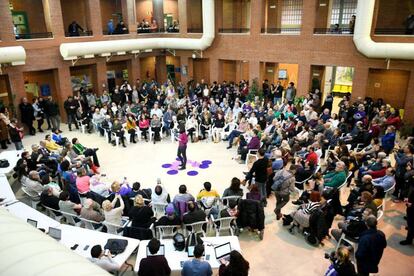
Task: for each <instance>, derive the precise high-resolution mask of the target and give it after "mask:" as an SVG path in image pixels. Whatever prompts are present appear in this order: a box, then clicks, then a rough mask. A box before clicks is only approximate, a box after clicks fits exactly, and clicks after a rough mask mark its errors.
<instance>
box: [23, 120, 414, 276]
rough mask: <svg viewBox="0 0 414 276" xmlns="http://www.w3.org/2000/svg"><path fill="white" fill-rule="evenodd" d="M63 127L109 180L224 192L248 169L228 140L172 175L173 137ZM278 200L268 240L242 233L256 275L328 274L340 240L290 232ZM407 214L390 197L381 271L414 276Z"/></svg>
mask: <svg viewBox="0 0 414 276" xmlns="http://www.w3.org/2000/svg"><path fill="white" fill-rule="evenodd" d="M63 130H64V133H63V134H64V135H66V136H67V137H68V138H70V139H71V138H73V137H78V138H79V139H80V141H81V143H82V144H84V145H85V146H87V147H98V148H99V151H98V156H99V159H100V162H101V171H102V173H106V174H107V180H108V183H110V182H111V181H112V180H122V178H123V177H124V176H126V177H127V178H128V180H129V181H130V182H133V181H139V182H141V185H142V186H143V187H154V186H155V183H156V179H157V178H161V181H162V183H163V184H164V185H165V187H166V188H167V189H168V191H169V192H170V194H172V195H174V194H176V193H177V192H178V186H179V185H180V184H186V185H187V187H188V189H189V191H190V192H191V193H192V194H194V195H195V194H196V193H197V192H198V191H199V190H200V189H201V188H202V184H203V182H204V181H210V182H211V183H212V184H213V188H214V189H216V190H218V192H219V193H222V192H223V190H224V189H225V188H226V187H228V185H229V183H230V180H231V178H232V177H235V176H236V177H240V178H241V177H243V174H242V172H243V171H245V170H246V166H245V165H240V164H238V163H237V162H236V161H234V160H232V158H233V157H234V156H235V149H232V150H226V146H225V144H224V143H219V144H214V143H211V142H209V143H205V142H198V143H195V144H189V146H188V150H187V155H188V159H189V160H193V161H198V162H201V161H203V160H211V161H212V164H211V165H210V168H208V169H198V172H199V174H198V175H197V176H187V175H186V173H185V172H179V173H178V174H177V175H172V176H171V175H168V174H167V169H164V168H162V167H161V166H162V164H165V163H171V162H174V160H175V157H176V150H177V144H175V143H174V144H173V143H172V142H171V141H170V140H165V141H163V142H160V143H157V144H155V145H154V144H152V143H149V142H148V143H146V142H139V143H138V144H131V145H127V148H122V147H121V146H120V147H113V146H111V145H109V144H107V143H106V141H105V140H104V138H103V137H99V136H98V135H96V134H81V133H80V132H78V131H73V132H69V131H67V128H66V127H64V128H63ZM65 130H66V131H65ZM43 134H45V133H43ZM43 134H42V135H43ZM41 137H42V136H41V135H40V134H38V135H36V136H35V137H32V136H27V137H25V139H24V145H25V146H26V148H30V145H31V144H32V143H37V142H38V141H39V139H41ZM343 198H346V196H345V195H344V196H343ZM274 205H275V200H274V198H273V197H272V198H271V199H270V200H269V204H268V207H267V208H266V209H265V213H266V229H265V235H264V240H263V241H259V239H258V236H257V235H256V234H253V233H246V232H244V233H242V234H241V235H240V242H241V247H242V250H243V255H244V256H245V258H246V259H247V260H248V261H249V262H250V267H251V270H250V272H251V275H324V272H325V271H326V268H327V267H328V266H329V262H328V261H327V260H325V259H324V253H325V252H330V251H331V250H332V249H333V248H334V246H335V244H334V243H332V242H331V241H329V240H328V241H325V245H324V246H323V247H322V246H319V247H313V246H310V245H309V244H307V243H306V242H305V240H304V238H303V236H302V235H301V234H296V235H291V234H289V232H288V231H287V230H286V229H285V228H284V227H283V226H281V223H280V222H276V220H275V215H274V213H273V208H274ZM293 209H294V206H293V205H291V204H288V205H287V206H286V207H285V208H284V210H283V212H284V213H288V212H290V211H291V210H293ZM404 214H405V208H404V205H403V204H394V203H392V202H387V210H386V212H385V215H384V216H383V218H382V220H381V222H380V224H379V228H380V229H381V230H382V231H384V232H385V234H386V236H387V241H388V247H387V249H386V250H385V253H384V256H383V258H382V261H381V264H380V273H379V274H378V275H407V276H409V275H413V271H414V262H413V260H414V258H413V256H414V246H408V247H402V246H400V245H399V244H398V242H399V241H400V240H402V239H403V238H404V237H405V234H406V231H405V230H404V227H405V221H404V220H403V219H402V216H403V215H404ZM337 221H339V218H337V219H336V221H335V222H334V225H335V226H336V223H337ZM133 259H134V258H133ZM131 261H132V260H131ZM410 271H411V272H410Z"/></svg>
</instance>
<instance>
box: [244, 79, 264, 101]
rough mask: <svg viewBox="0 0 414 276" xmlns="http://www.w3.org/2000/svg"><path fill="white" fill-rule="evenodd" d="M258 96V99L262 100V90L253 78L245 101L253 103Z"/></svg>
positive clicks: (257, 81)
mask: <svg viewBox="0 0 414 276" xmlns="http://www.w3.org/2000/svg"><path fill="white" fill-rule="evenodd" d="M256 96H259V99H260V100H262V99H263V90H262V89H260V87H259V80H258V79H257V78H254V79H253V81H252V85H251V86H250V91H249V94H248V95H247V101H249V102H253V101H254V98H255V97H256Z"/></svg>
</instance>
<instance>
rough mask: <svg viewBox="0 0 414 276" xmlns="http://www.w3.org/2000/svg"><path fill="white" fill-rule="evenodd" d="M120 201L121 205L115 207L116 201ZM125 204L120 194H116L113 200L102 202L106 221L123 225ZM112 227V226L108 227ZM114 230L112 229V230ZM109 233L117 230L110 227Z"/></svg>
mask: <svg viewBox="0 0 414 276" xmlns="http://www.w3.org/2000/svg"><path fill="white" fill-rule="evenodd" d="M118 201H119V204H120V206H119V207H116V208H115V205H116V203H117V202H118ZM124 208H125V204H124V201H123V200H122V198H121V196H120V195H119V194H116V195H115V197H114V199H113V200H112V202H111V201H109V200H105V201H104V202H102V209H103V210H104V215H105V222H108V223H111V224H115V225H119V226H121V225H122V212H123V211H124ZM108 228H110V227H108ZM111 230H112V231H111ZM108 232H109V233H114V232H116V230H115V229H108Z"/></svg>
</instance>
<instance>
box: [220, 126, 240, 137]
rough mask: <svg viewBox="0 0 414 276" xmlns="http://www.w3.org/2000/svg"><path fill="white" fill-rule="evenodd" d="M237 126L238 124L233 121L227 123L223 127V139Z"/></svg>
mask: <svg viewBox="0 0 414 276" xmlns="http://www.w3.org/2000/svg"><path fill="white" fill-rule="evenodd" d="M237 126H238V125H237V124H236V123H233V122H232V123H228V124H226V125H225V126H224V128H223V131H222V132H221V139H222V140H223V139H225V138H227V136H229V135H230V133H231V132H232V131H233V130H235V129H236V128H237ZM226 129H227V130H226Z"/></svg>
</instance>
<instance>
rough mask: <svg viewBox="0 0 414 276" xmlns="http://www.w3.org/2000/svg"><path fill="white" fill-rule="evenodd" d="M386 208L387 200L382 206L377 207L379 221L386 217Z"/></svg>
mask: <svg viewBox="0 0 414 276" xmlns="http://www.w3.org/2000/svg"><path fill="white" fill-rule="evenodd" d="M384 206H385V200H384V201H383V202H382V204H381V205H380V206H378V207H377V220H378V221H379V220H380V219H381V218H382V216H383V215H384Z"/></svg>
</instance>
